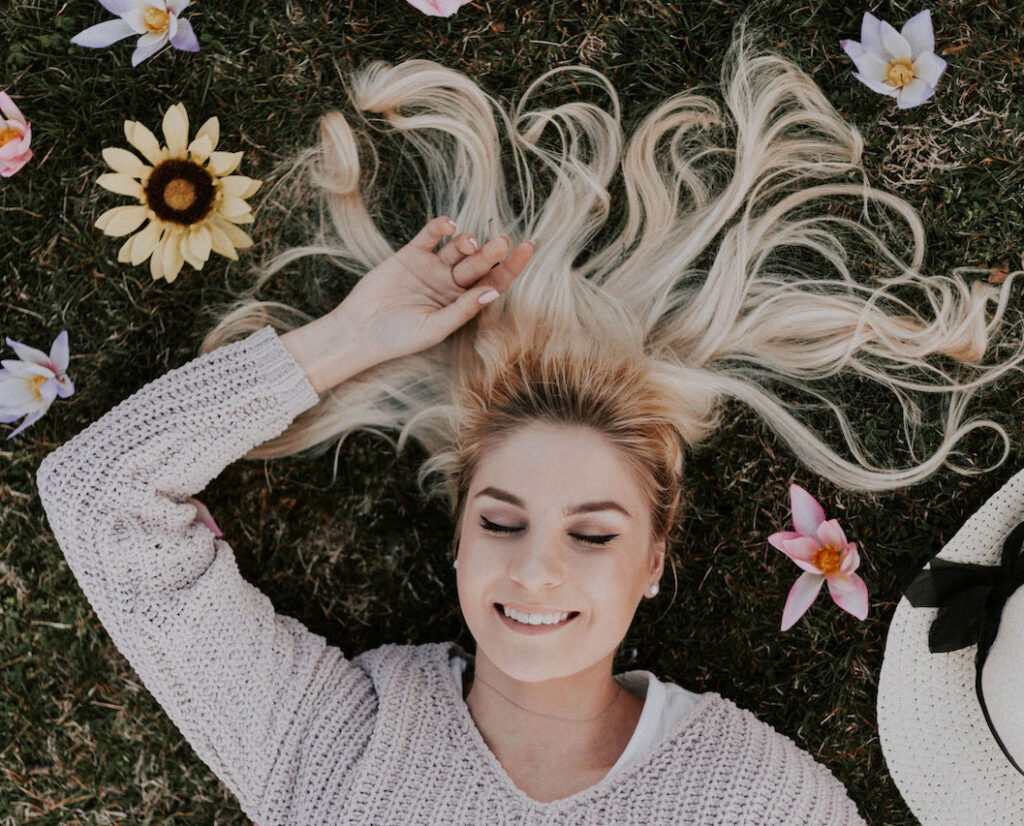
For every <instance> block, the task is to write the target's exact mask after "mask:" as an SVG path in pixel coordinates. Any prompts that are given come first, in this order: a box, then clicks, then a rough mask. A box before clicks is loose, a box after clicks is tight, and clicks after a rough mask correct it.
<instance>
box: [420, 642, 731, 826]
mask: <svg viewBox="0 0 1024 826" xmlns="http://www.w3.org/2000/svg"><path fill="white" fill-rule="evenodd" d="M452 648H457V649H458V651H459V652H460V653H461V654H462V655H463V656H465V657H466V660H467V662H469V661H470V655H469V654H468V653H467V652H466V650H465V649H464V648H463V647H462V646H461V645H459V643H457V642H450V643H447V644H445V645H442V646H439V648H438V649H437V652H438V656H439V657H441V658H443V660H444V662H443V664H442V665H443V667H444V671H445V672H446V673H447V677H448V679H447V680H443V681H442V682H443V683H444V690H445V691H447V692H448V693H449V694H450V695H452V697H451V698H450V699H454V700H456V701H457V702H456V703H455V706H456V709H457V710H456V715H457V717H458V718H459V723H460V724H461V728H463V729H466V730H468V732H469V739H470V745H471V747H472V748H474V749H475V750H476V751H477V752H479V753H480V755H481V757H482V758H483V761H484V763H485V765H487V766H488V768H489V769H490V772H491V774H492V775H494V776H495V777H496V778H497V780H498V784H499V786H500V787H501V788H502V789H504V790H505V792H506V793H507V794H509V795H511V796H512V797H513V798H515V799H516V800H518V801H519V802H520V803H523V804H525V805H527V806H531V807H533V808H535V809H537V810H539V811H552V810H555V809H569V808H572V807H574V806H576V805H578V804H580V803H581V802H584V801H586V800H587V799H588V798H595V797H600V796H602V795H604V794H605V793H606V792H607V790H608V789H609V788H610V787H612V786H614V785H615V784H618V783H627V782H631V780H635V779H637V775H640V774H642V773H643V772H644V771H645V770H646V768H647V767H648V765H649V764H650V763H651V762H653V761H654V760H655V759H656V758H657V757H658V756H660V755H661V753H662V752H663V751H665V750H666V749H667V748H668V747H669V743H670V742H671V741H672V740H674V739H675V738H676V736H677V735H678V734H679V733H680V732H681V731H682V730H683V729H686V728H689V727H690V726H693V725H694V724H695V723H696V721H697V720H699V719H700V718H701V717H702V716H704V714H705V713H706V712H707V710H708V709H710V708H711V707H712V706H713V705H715V702H716V700H717V699H719V697H718V695H717V694H716V693H715V692H712V691H706V692H704V693H703V694H702V695H701V696H700V699H699V700H697V702H696V704H695V705H694V707H693V708H692V709H691V710H690V712H689V713H688V714H687V715H686V716H685V717H683V718H682V719H681V720H679V721H678V722H677V724H676V725H675V726H674V727H673V728H672V729H671V731H670V732H668V733H666V734H665V736H664V737H663V738H662V740H661V742H660V743H658V745H657V746H655V747H654V748H653V749H652V750H651V751H649V752H648V753H646V754H644V755H643V756H642V757H641V758H640V759H637V760H633V761H631V762H629V763H627V764H626V765H625V766H623V767H622V768H620V769H618V770H617V771H609V772H608V773H606V774H605V776H604V777H602V778H601V779H600V780H599V781H598V782H597V783H594V784H593V785H591V786H587V787H586V788H585V789H580V790H579V791H578V792H574V793H573V794H571V795H569V796H568V797H560V798H558V799H557V800H547V801H544V800H537V799H536V798H534V797H530V795H528V794H527V793H526V792H524V791H523V790H522V789H520V788H519V787H518V786H517V785H516V784H515V783H513V782H512V778H511V777H509V775H508V772H506V771H505V768H504V766H502V765H501V763H500V761H499V760H498V758H497V757H496V756H495V754H494V752H493V751H491V749H490V747H489V746H488V745H487V743H486V742H485V741H484V738H483V735H482V734H481V733H480V729H478V728H477V726H476V721H475V720H474V719H473V715H472V714H470V713H469V706H467V705H466V701H465V700H464V699H463V697H462V693H461V692H460V691H459V687H458V686H457V685H456V683H455V675H454V674H452V672H451V665H450V662H449V661H450V658H451V653H450V652H451V650H452ZM627 673H628V672H627Z"/></svg>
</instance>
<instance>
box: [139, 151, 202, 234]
mask: <svg viewBox="0 0 1024 826" xmlns="http://www.w3.org/2000/svg"><path fill="white" fill-rule="evenodd" d="M145 193H146V203H147V204H148V205H149V208H150V209H152V210H153V212H155V213H156V214H157V217H158V218H160V219H161V220H164V221H170V222H173V223H175V224H183V225H184V226H188V225H190V224H195V223H197V222H198V221H202V220H203V218H205V217H206V216H207V215H208V214H209V212H210V208H211V207H212V206H213V197H214V195H215V194H216V192H215V190H214V188H213V179H212V178H211V177H210V173H209V172H207V171H206V170H205V169H203V168H202V167H201V166H199V164H196V163H193V162H192V161H179V160H170V161H164V162H163V163H160V164H157V166H156V168H155V169H154V170H153V171H152V172H151V173H150V176H149V180H148V181H146V189H145Z"/></svg>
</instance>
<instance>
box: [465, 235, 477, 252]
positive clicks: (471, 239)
mask: <svg viewBox="0 0 1024 826" xmlns="http://www.w3.org/2000/svg"><path fill="white" fill-rule="evenodd" d="M466 240H467V241H468V242H469V245H470V246H471V247H472V248H473V252H476V249H477V246H479V245H478V244H477V242H476V238H474V237H473V236H472V235H471V236H469V238H467V239H466Z"/></svg>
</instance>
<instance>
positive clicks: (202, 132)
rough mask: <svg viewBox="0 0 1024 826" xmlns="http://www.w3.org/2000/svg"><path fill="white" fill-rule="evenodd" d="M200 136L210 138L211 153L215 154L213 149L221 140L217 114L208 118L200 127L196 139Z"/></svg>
mask: <svg viewBox="0 0 1024 826" xmlns="http://www.w3.org/2000/svg"><path fill="white" fill-rule="evenodd" d="M199 138H209V139H210V154H213V150H214V149H216V148H217V142H218V141H219V140H220V121H219V120H217V116H216V115H214V116H213V117H212V118H209V119H207V121H206V123H204V124H203V125H202V126H200V127H199V131H198V132H196V139H197V140H198V139H199Z"/></svg>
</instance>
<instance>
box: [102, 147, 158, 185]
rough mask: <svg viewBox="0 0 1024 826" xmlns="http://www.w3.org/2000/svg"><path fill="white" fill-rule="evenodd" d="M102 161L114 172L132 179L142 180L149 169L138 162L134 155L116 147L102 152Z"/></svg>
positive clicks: (107, 148)
mask: <svg viewBox="0 0 1024 826" xmlns="http://www.w3.org/2000/svg"><path fill="white" fill-rule="evenodd" d="M103 160H104V161H106V162H107V166H109V167H110V168H111V169H113V170H114V171H115V172H120V173H121V174H122V175H129V176H131V177H132V178H142V176H143V175H145V174H146V171H147V170H148V169H149V168H150V167H148V166H146V164H144V163H143V162H142V161H140V160H139V159H138V156H136V155H135V154H134V153H132V152H129V151H128V150H127V149H121V148H120V147H117V146H108V147H106V148H105V149H104V150H103Z"/></svg>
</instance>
